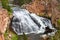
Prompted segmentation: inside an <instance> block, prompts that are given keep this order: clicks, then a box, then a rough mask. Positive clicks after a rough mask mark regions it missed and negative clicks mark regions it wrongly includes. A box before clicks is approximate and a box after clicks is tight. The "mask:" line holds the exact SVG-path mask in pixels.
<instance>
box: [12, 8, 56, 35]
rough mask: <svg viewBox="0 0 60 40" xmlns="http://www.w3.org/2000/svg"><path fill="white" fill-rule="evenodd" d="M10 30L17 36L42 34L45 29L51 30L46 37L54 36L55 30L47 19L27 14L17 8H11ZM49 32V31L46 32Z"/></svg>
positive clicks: (24, 10)
mask: <svg viewBox="0 0 60 40" xmlns="http://www.w3.org/2000/svg"><path fill="white" fill-rule="evenodd" d="M13 16H14V17H13V20H12V28H13V30H14V31H15V32H16V33H17V34H18V35H22V34H23V32H24V33H25V34H31V33H34V34H44V33H45V31H46V27H48V28H49V29H51V30H53V31H51V32H50V33H49V32H47V34H48V35H51V34H55V32H56V29H55V28H54V27H53V26H52V24H51V21H50V20H49V19H47V18H43V17H39V16H37V15H36V14H33V13H29V11H28V10H26V9H21V8H18V7H15V8H13ZM48 31H49V30H48Z"/></svg>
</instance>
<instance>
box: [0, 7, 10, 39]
mask: <svg viewBox="0 0 60 40" xmlns="http://www.w3.org/2000/svg"><path fill="white" fill-rule="evenodd" d="M8 20H9V17H8V12H7V10H5V9H3V8H0V40H4V36H3V34H4V32H5V31H6V27H7V24H8Z"/></svg>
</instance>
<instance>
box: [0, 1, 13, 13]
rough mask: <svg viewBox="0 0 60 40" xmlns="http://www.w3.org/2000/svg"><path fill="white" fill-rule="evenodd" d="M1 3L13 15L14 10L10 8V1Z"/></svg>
mask: <svg viewBox="0 0 60 40" xmlns="http://www.w3.org/2000/svg"><path fill="white" fill-rule="evenodd" d="M1 2H2V7H3V8H4V9H7V10H8V12H10V13H12V9H11V8H10V6H9V2H8V0H1Z"/></svg>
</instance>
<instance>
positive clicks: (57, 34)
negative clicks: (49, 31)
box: [50, 30, 60, 40]
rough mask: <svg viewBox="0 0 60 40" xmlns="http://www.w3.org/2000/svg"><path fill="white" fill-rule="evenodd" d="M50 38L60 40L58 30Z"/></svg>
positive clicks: (59, 31)
mask: <svg viewBox="0 0 60 40" xmlns="http://www.w3.org/2000/svg"><path fill="white" fill-rule="evenodd" d="M50 40H60V30H58V31H57V33H56V35H55V36H53V37H51V38H50Z"/></svg>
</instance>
